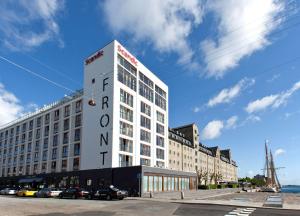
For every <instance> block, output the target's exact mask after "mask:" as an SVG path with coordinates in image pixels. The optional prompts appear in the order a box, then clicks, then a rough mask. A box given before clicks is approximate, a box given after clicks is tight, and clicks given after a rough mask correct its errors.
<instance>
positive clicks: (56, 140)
mask: <svg viewBox="0 0 300 216" xmlns="http://www.w3.org/2000/svg"><path fill="white" fill-rule="evenodd" d="M57 145H58V135H54V136H53V146H57Z"/></svg>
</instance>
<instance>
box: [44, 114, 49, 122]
mask: <svg viewBox="0 0 300 216" xmlns="http://www.w3.org/2000/svg"><path fill="white" fill-rule="evenodd" d="M49 121H50V114H49V113H47V114H46V115H45V124H48V123H49Z"/></svg>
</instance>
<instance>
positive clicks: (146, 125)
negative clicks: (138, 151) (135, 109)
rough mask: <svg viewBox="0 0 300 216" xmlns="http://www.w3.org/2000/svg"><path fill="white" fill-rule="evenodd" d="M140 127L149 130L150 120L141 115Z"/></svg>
mask: <svg viewBox="0 0 300 216" xmlns="http://www.w3.org/2000/svg"><path fill="white" fill-rule="evenodd" d="M141 126H142V127H144V128H147V129H149V130H150V129H151V120H150V119H149V118H146V117H145V116H142V115H141Z"/></svg>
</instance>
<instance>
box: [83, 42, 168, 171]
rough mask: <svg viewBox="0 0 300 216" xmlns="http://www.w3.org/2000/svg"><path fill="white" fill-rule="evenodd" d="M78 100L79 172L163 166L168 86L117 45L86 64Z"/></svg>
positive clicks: (103, 50) (165, 160) (89, 59)
mask: <svg viewBox="0 0 300 216" xmlns="http://www.w3.org/2000/svg"><path fill="white" fill-rule="evenodd" d="M142 94H144V96H142ZM161 95H162V96H161ZM84 96H85V98H91V97H92V98H94V100H95V101H96V106H89V105H88V103H84V109H83V110H84V111H83V112H84V115H83V116H84V120H83V121H84V123H83V124H84V125H85V126H84V128H83V143H84V145H85V144H88V146H84V147H83V148H82V159H81V169H91V168H94V169H97V168H107V167H120V166H135V165H141V164H143V165H149V166H159V167H166V166H167V164H166V163H167V161H168V158H167V157H168V155H167V152H168V142H167V140H168V87H167V86H166V85H165V84H164V83H163V82H162V81H161V80H160V79H159V78H157V77H156V76H155V75H154V74H153V73H152V72H151V71H149V70H148V69H147V68H146V67H145V66H144V65H143V64H142V63H140V62H139V61H138V60H136V58H135V57H134V56H133V55H132V54H130V53H129V52H128V51H127V50H126V49H125V48H124V47H122V45H121V44H119V43H118V42H117V41H113V42H112V43H110V44H108V45H107V46H105V47H104V48H103V49H102V50H100V51H97V52H96V53H95V54H93V55H92V56H90V57H89V58H88V59H87V60H86V62H85V69H84ZM122 100H123V101H122ZM159 102H161V103H160V104H163V105H162V106H158V105H157V104H159ZM142 106H143V107H142ZM145 107H146V110H144V108H145ZM141 109H143V110H141ZM148 109H149V110H148ZM148 111H149V112H148ZM158 115H159V116H163V121H159V120H158ZM160 119H161V118H160ZM157 137H160V139H161V140H163V143H162V144H160V145H159V144H158V143H157V139H158V138H157ZM90 158H93V159H94V160H90Z"/></svg>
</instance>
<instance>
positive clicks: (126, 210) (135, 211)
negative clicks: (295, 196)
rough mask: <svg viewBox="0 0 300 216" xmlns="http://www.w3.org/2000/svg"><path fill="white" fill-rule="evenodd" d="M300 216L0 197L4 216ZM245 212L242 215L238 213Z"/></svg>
mask: <svg viewBox="0 0 300 216" xmlns="http://www.w3.org/2000/svg"><path fill="white" fill-rule="evenodd" d="M229 213H230V215H233V214H235V215H244V216H246V215H250V216H277V215H288V216H300V211H296V210H282V209H264V208H253V209H251V208H248V209H247V208H245V207H239V206H223V205H212V204H180V203H170V202H158V201H145V200H130V199H127V200H126V199H125V200H122V201H119V200H116V201H105V200H71V199H64V200H60V199H43V198H16V197H3V196H0V216H19V215H22V216H23V215H26V216H79V215H80V216H99V215H100V216H120V215H130V216H134V215H137V216H148V215H149V216H165V215H174V216H176V215H177V216H189V215H191V216H192V215H197V216H199V215H201V216H225V215H229ZM238 213H242V214H238Z"/></svg>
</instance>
